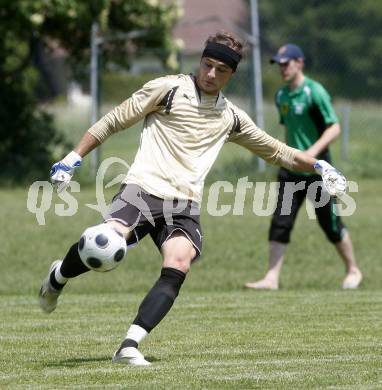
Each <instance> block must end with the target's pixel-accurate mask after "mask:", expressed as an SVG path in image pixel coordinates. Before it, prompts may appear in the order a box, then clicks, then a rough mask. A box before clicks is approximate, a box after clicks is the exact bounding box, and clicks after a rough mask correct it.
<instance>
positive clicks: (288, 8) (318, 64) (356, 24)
mask: <svg viewBox="0 0 382 390" xmlns="http://www.w3.org/2000/svg"><path fill="white" fill-rule="evenodd" d="M259 14H260V23H261V27H260V29H261V40H262V42H261V45H262V49H263V50H264V51H265V52H266V53H267V56H270V55H271V54H273V53H274V52H275V50H277V48H278V47H280V45H282V44H283V43H286V42H295V43H297V44H298V45H300V46H301V47H302V48H303V50H304V53H305V55H306V62H307V67H308V71H309V72H310V73H314V74H316V75H319V76H320V77H319V78H320V79H321V80H322V81H323V82H325V83H327V84H328V88H329V89H330V91H331V92H332V93H334V94H335V95H337V96H343V97H351V98H379V99H380V98H381V92H380V91H381V88H382V77H381V70H380V64H381V63H382V1H376V0H363V1H358V2H357V1H353V0H341V1H333V0H284V1H278V0H271V1H269V0H260V1H259Z"/></svg>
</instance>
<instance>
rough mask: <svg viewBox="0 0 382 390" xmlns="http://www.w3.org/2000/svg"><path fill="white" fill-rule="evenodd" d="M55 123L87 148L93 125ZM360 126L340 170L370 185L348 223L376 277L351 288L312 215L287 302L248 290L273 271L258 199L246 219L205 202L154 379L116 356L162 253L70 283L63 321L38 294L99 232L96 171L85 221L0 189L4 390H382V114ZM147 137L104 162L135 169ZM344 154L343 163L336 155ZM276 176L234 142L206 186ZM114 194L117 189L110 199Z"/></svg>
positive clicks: (150, 351)
mask: <svg viewBox="0 0 382 390" xmlns="http://www.w3.org/2000/svg"><path fill="white" fill-rule="evenodd" d="M266 111H267V116H268V117H269V118H271V119H270V120H269V121H268V123H270V125H269V127H270V128H272V129H276V126H277V125H276V120H275V118H274V113H273V114H272V109H271V106H270V105H268V106H266ZM55 113H56V119H57V123H58V125H59V126H60V128H62V129H63V130H64V132H66V133H67V134H68V135H69V138H70V139H72V140H73V142H76V141H77V140H78V138H79V136H80V134H81V133H82V132H83V131H84V128H86V126H87V116H86V115H85V116H84V113H83V112H76V111H75V110H73V109H70V110H69V111H68V110H65V109H62V108H58V109H56V111H55ZM352 118H353V119H352V123H353V127H352V133H351V144H350V158H351V159H350V160H349V161H348V162H342V161H338V164H337V165H339V166H340V167H341V168H342V169H344V172H345V174H346V175H347V176H348V178H349V179H350V180H356V181H357V182H358V185H359V192H358V193H352V194H351V195H352V197H353V198H354V199H355V201H356V204H357V210H356V212H355V214H354V215H353V216H352V217H346V218H344V220H345V223H346V224H347V226H348V227H349V230H350V233H351V235H352V239H353V243H354V247H355V251H356V255H357V258H358V261H359V264H360V267H361V269H362V271H363V273H364V283H363V285H362V287H361V288H360V289H359V290H358V291H342V290H341V288H340V286H341V282H342V278H343V275H344V270H343V266H342V264H341V261H340V260H339V258H338V256H337V255H336V253H335V250H334V248H333V247H332V246H331V245H329V244H328V243H327V241H326V240H325V238H324V236H323V233H322V232H321V231H320V230H319V228H318V226H317V224H316V223H315V221H312V220H309V219H308V218H307V216H306V212H305V211H304V209H302V210H301V212H300V215H299V218H298V221H297V224H296V228H295V231H294V234H293V245H291V247H290V248H289V251H288V254H287V258H286V264H285V267H284V270H283V273H282V279H281V289H280V291H277V292H254V291H246V290H244V289H243V288H242V285H243V283H244V282H247V281H252V280H255V279H256V278H259V277H261V276H262V275H263V273H264V271H265V269H266V265H267V255H268V253H267V250H268V248H267V232H268V228H269V222H270V217H259V216H255V215H254V214H253V212H252V201H253V190H251V191H248V193H247V196H246V202H245V208H244V214H243V215H241V216H235V215H233V213H232V212H230V213H228V214H227V215H225V216H224V217H213V216H211V215H209V213H207V210H206V202H204V204H203V209H202V226H203V233H204V242H203V256H202V258H201V260H200V261H199V262H197V263H196V264H195V265H194V266H193V267H192V271H191V272H190V274H189V275H188V276H187V280H186V282H185V285H184V287H183V288H182V291H181V294H180V296H179V297H178V300H177V302H176V304H175V306H174V308H173V309H172V310H171V312H170V313H169V315H168V316H167V317H166V318H165V320H164V321H163V323H162V324H161V325H160V326H159V327H157V328H156V329H155V330H154V331H153V332H152V334H151V335H150V336H149V337H148V338H147V339H146V340H145V341H144V342H143V344H142V351H143V353H144V354H145V355H146V356H147V358H148V359H149V360H151V361H152V362H153V365H152V366H151V367H148V368H133V367H123V366H116V365H113V364H112V363H111V356H112V353H113V351H114V349H115V348H116V347H117V346H118V345H119V343H120V341H121V339H122V338H123V336H124V334H125V332H126V329H127V326H128V324H129V323H130V322H131V321H132V320H133V318H134V316H135V313H136V310H137V308H138V305H139V303H140V301H141V299H142V298H143V296H144V294H145V293H146V291H147V290H148V289H149V288H150V287H151V286H152V284H153V283H154V281H155V280H156V279H157V277H158V274H159V270H160V268H161V261H160V255H159V253H158V251H157V249H156V248H155V247H154V245H153V244H152V242H151V241H150V240H149V239H145V240H143V242H142V243H141V244H140V245H139V246H138V247H137V248H134V249H133V250H132V251H130V252H129V254H128V256H127V258H126V259H125V260H124V263H123V264H121V266H120V267H119V268H118V270H117V271H114V272H110V273H108V274H104V275H102V274H98V273H88V274H86V275H82V276H81V277H79V278H77V279H75V280H73V281H71V282H70V283H69V285H68V286H67V287H66V288H65V292H64V294H63V296H62V297H61V301H60V305H59V307H58V309H57V310H56V312H54V313H53V314H51V315H45V314H43V313H42V312H41V311H40V308H39V307H38V305H37V292H38V290H39V287H40V283H41V281H42V279H43V278H44V277H45V275H46V272H47V269H48V267H49V265H50V263H51V261H52V260H53V259H55V258H58V257H62V256H64V255H65V253H66V250H67V248H68V247H69V246H70V245H71V244H72V243H73V242H74V241H76V240H77V239H78V237H79V236H80V234H81V232H82V231H83V230H84V228H85V227H87V226H89V225H91V224H95V223H98V221H100V215H99V214H98V213H97V212H95V211H94V210H91V209H89V208H87V207H86V204H89V203H90V204H94V203H96V199H95V191H94V187H93V185H92V184H91V181H89V180H86V176H87V175H88V167H87V163H85V166H84V167H82V168H81V173H80V175H79V177H80V178H81V179H82V185H81V192H80V193H76V194H73V195H74V197H75V199H76V201H77V202H78V212H77V213H76V215H75V216H71V217H59V216H57V215H56V213H55V206H56V205H58V204H60V203H63V202H62V200H60V199H59V198H58V197H57V195H53V197H52V202H51V205H50V208H49V210H48V211H47V212H46V214H45V219H46V224H45V225H43V226H39V225H38V224H37V221H36V217H35V215H34V214H32V213H30V212H29V211H28V210H27V193H28V189H27V188H15V189H1V188H0V204H1V205H2V207H1V208H0V218H1V221H3V223H2V237H1V246H0V265H1V267H2V270H3V271H2V273H1V279H0V280H1V283H0V318H1V321H0V352H1V353H0V364H1V370H0V388H1V389H3V388H4V389H24V388H28V389H64V388H66V389H77V388H78V389H80V388H84V389H93V388H112V389H114V388H115V389H117V388H128V389H154V388H155V389H322V388H327V389H357V390H358V389H382V364H381V355H382V342H381V329H382V284H381V275H382V263H381V252H382V244H381V242H380V241H379V239H378V237H380V231H381V229H380V221H381V219H382V211H381V210H382V197H381V195H380V192H381V188H382V181H381V179H379V178H378V175H376V172H379V166H378V163H379V159H378V156H377V152H378V153H379V150H380V149H381V147H382V145H381V138H380V137H378V136H377V131H378V129H379V123H380V112H379V111H378V110H377V109H376V107H375V106H362V107H361V106H359V107H357V106H354V107H353V108H352ZM272 121H273V122H272ZM138 127H139V126H138ZM279 131H280V130H279ZM275 134H276V135H278V136H281V131H280V132H279V133H277V132H276V133H275ZM138 139H139V131H138V129H137V128H135V129H131V130H130V131H127V132H124V133H121V134H119V135H117V136H115V137H113V138H111V139H110V140H109V141H108V142H107V143H106V144H105V145H104V146H103V147H102V158H106V157H110V156H119V157H122V158H124V159H125V160H126V161H127V162H128V163H131V162H132V160H133V157H134V152H135V150H136V147H137V145H138V142H139V141H138ZM334 154H335V156H337V157H338V156H339V146H338V144H337V145H336V146H335V148H334ZM116 173H117V171H116V170H112V171H111V172H110V173H109V175H110V176H111V177H114V176H115V175H116ZM273 174H274V169H269V170H268V172H267V174H266V175H259V174H258V172H256V169H255V163H254V160H253V157H252V156H251V155H250V154H249V153H248V152H245V151H243V149H240V148H239V147H237V146H235V145H227V146H226V147H225V148H224V151H223V153H222V154H221V155H220V156H219V158H218V160H217V162H216V164H215V166H214V168H213V170H212V172H211V174H210V175H209V177H208V180H207V184H208V185H210V184H211V183H212V182H214V181H215V180H230V181H231V182H232V184H234V185H235V184H236V182H237V178H238V177H242V176H246V175H248V176H249V179H250V180H252V181H255V180H256V179H260V180H263V179H264V178H267V179H271V178H272V177H273ZM368 176H369V178H367V177H368ZM370 176H371V177H375V179H371V178H370ZM116 191H117V187H113V188H111V189H110V190H108V191H107V192H106V194H107V200H108V201H110V200H111V197H112V194H113V193H114V192H116ZM206 193H208V186H207V188H206V190H205V194H206ZM205 201H206V199H205ZM233 201H234V194H230V193H227V194H221V197H220V198H219V204H228V205H232V204H233Z"/></svg>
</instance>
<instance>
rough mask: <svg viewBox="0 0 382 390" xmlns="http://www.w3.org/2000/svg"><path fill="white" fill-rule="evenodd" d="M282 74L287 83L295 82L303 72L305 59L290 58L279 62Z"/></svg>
mask: <svg viewBox="0 0 382 390" xmlns="http://www.w3.org/2000/svg"><path fill="white" fill-rule="evenodd" d="M279 66H280V74H281V77H282V78H283V80H284V81H286V82H287V83H290V82H293V81H294V80H295V79H296V78H297V77H298V76H299V75H300V72H302V66H303V61H302V60H289V61H288V62H284V63H281V64H279Z"/></svg>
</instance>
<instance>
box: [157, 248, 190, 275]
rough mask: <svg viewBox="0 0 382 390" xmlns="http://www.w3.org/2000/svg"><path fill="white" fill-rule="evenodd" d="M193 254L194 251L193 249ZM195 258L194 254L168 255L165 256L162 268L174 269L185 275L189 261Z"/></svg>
mask: <svg viewBox="0 0 382 390" xmlns="http://www.w3.org/2000/svg"><path fill="white" fill-rule="evenodd" d="M193 251H194V252H195V249H193ZM194 257H195V253H191V251H190V253H189V251H187V252H186V253H169V254H166V256H165V258H164V260H163V267H170V268H175V269H177V270H179V271H182V272H184V273H187V272H188V271H189V270H190V266H191V261H192V259H193V258H194Z"/></svg>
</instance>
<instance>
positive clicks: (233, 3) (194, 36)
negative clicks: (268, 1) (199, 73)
mask: <svg viewBox="0 0 382 390" xmlns="http://www.w3.org/2000/svg"><path fill="white" fill-rule="evenodd" d="M182 3H183V10H184V15H183V17H182V18H181V19H180V21H179V22H178V23H177V25H176V26H175V28H174V36H175V38H178V39H182V40H183V42H184V51H185V52H188V53H194V52H200V50H201V48H202V47H203V45H204V42H205V41H206V39H207V38H208V36H209V35H214V34H215V33H216V32H217V31H219V30H224V31H228V32H233V33H234V34H235V32H234V31H232V27H231V25H232V24H235V25H237V26H238V27H240V28H242V29H247V28H246V27H247V25H248V19H249V15H248V5H247V3H246V1H245V0H183V2H182ZM235 35H236V34H235Z"/></svg>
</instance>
